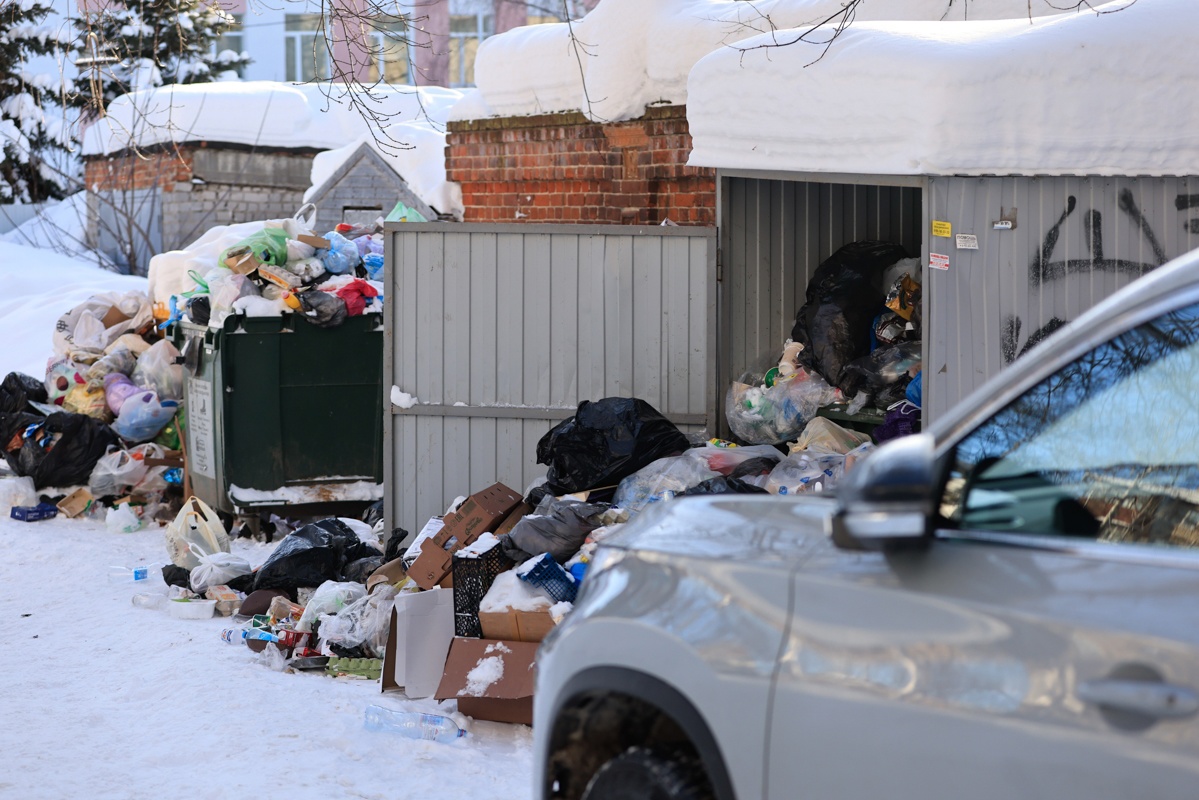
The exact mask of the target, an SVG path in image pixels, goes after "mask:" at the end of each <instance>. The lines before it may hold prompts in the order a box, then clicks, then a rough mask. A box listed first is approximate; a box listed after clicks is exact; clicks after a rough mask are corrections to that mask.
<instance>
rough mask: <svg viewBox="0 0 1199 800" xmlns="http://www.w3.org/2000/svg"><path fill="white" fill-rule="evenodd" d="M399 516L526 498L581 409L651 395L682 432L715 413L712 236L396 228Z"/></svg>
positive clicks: (392, 484) (392, 290)
mask: <svg viewBox="0 0 1199 800" xmlns="http://www.w3.org/2000/svg"><path fill="white" fill-rule="evenodd" d="M386 236H387V239H388V241H387V259H388V266H387V269H388V291H387V292H386V293H385V294H386V306H385V319H386V331H385V340H386V349H385V353H384V389H385V392H388V393H389V392H390V388H391V387H392V386H395V387H397V388H398V389H399V390H401V391H402V392H405V393H407V394H409V395H411V396H412V397H413V398H415V404H414V405H412V407H411V408H407V409H405V408H401V407H399V406H395V405H391V404H387V407H388V408H389V409H390V412H389V413H387V414H385V417H386V426H385V438H386V444H385V450H386V453H387V455H386V458H385V477H384V480H385V483H386V487H387V489H386V503H385V505H386V517H387V520H388V522H387V524H388V527H389V529H390V528H394V527H396V526H400V527H403V528H406V529H407V530H409V531H412V532H415V531H417V530H419V529H420V527H421V526H422V525H423V524H424V522H425V520H427V519H428V518H429V517H431V516H433V515H435V514H440V513H442V512H443V511H444V510H445V507H446V505H447V504H448V503H449V502H450V501H451V500H453V499H454V497H455V496H458V495H467V494H470V493H471V492H472V491H477V490H478V489H480V488H483V487H486V486H488V485H490V484H492V483H494V482H495V481H501V482H503V483H505V484H507V485H509V486H511V487H512V488H514V489H516V490H517V491H523V490H524V488H525V487H526V486H527V485H528V484H529V483H530V482H531V481H532V480H533V479H534V478H536V477H537V476H539V475H543V474H544V472H545V468H544V467H540V466H538V465H537V464H536V462H535V458H536V455H535V451H536V445H537V441H538V439H540V438H541V436H542V435H543V434H544V433H545V432H546V431H547V430H549V429H550V428H551V427H552V426H553V425H555V424H557V423H558V422H559V421H561V420H563V419H565V418H567V417H569V416H571V415H572V414H573V413H574V411H575V409H576V408H577V406H578V404H579V402H581V401H583V400H597V399H600V398H603V397H611V396H626V397H629V396H635V397H640V398H642V399H644V400H646V401H648V402H649V403H650V404H652V405H653V406H654V407H655V408H657V409H658V410H659V411H661V412H662V413H663V414H665V415H666V416H668V417H669V418H670V419H672V420H673V421H674V422H675V423H676V424H678V425H680V426H681V427H683V428H684V429H698V428H704V427H707V428H708V429H709V430H712V429H713V427H712V421H713V418H714V416H715V414H716V408H717V387H716V384H715V370H714V369H713V368H712V366H711V363H710V360H711V359H712V358H713V357H714V353H715V346H714V342H715V335H716V318H715V315H716V308H715V296H714V294H715V290H714V287H715V285H716V248H715V231H714V230H713V229H711V228H687V227H647V228H643V227H626V226H596V225H589V226H584V225H478V224H467V225H451V224H444V223H420V224H412V223H389V224H388V226H387V230H386Z"/></svg>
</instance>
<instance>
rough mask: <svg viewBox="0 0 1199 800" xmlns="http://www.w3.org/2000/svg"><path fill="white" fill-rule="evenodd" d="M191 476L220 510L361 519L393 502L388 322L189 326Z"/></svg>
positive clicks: (183, 331)
mask: <svg viewBox="0 0 1199 800" xmlns="http://www.w3.org/2000/svg"><path fill="white" fill-rule="evenodd" d="M172 335H173V337H174V342H175V346H176V347H178V348H179V349H180V350H181V351H182V352H183V353H184V365H185V369H184V384H185V385H184V389H185V395H186V397H185V403H186V405H185V412H186V413H185V425H184V433H185V437H184V446H185V448H186V459H187V471H188V475H189V476H190V478H191V484H192V492H193V493H194V494H195V495H196V496H197V497H199V498H200V499H201V500H203V501H204V502H205V503H208V504H209V505H210V506H212V507H213V508H215V509H217V510H219V511H224V512H226V513H228V514H232V515H235V516H246V517H248V518H250V519H256V517H257V513H256V512H259V511H263V510H267V509H270V510H282V509H288V510H293V509H292V507H295V506H304V507H309V508H311V510H313V511H314V512H316V511H318V510H319V511H331V510H335V508H336V507H337V506H346V507H347V509H348V508H350V507H351V506H352V507H355V508H360V507H362V506H364V505H365V504H366V503H368V502H372V501H374V500H378V499H379V498H381V497H382V496H383V318H382V315H379V314H366V315H363V316H360V317H351V318H350V319H348V320H347V321H346V322H345V324H343V325H341V326H339V327H336V328H318V327H316V326H314V325H312V324H310V323H309V322H308V321H307V320H306V319H304V317H303V316H302V315H299V314H287V315H284V316H282V317H244V316H231V317H229V318H228V319H226V320H225V323H224V325H223V326H222V327H221V328H210V327H206V326H200V325H193V324H191V323H188V322H181V323H178V324H177V325H175V326H174V328H173V331H172Z"/></svg>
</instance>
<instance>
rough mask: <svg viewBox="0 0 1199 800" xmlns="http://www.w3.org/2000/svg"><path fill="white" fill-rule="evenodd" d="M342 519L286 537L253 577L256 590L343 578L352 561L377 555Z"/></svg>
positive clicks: (306, 584)
mask: <svg viewBox="0 0 1199 800" xmlns="http://www.w3.org/2000/svg"><path fill="white" fill-rule="evenodd" d="M377 555H379V551H378V550H376V549H374V548H373V547H371V546H370V545H368V544H366V543H365V542H363V541H361V540H360V539H359V538H358V535H357V534H356V533H354V531H352V530H350V528H349V527H348V526H347V525H346V524H345V523H344V522H342V521H341V520H338V519H336V518H330V519H322V520H321V521H319V522H313V523H311V524H308V525H305V526H304V527H302V528H300V529H299V530H297V531H294V532H292V533H289V534H288V535H287V536H284V537H283V541H281V542H280V543H279V546H278V547H277V548H275V552H273V553H271V555H270V557H268V558H267V560H266V561H265V562H263V564H262V566H261V567H259V568H258V571H257V572H256V573H255V577H254V589H255V590H258V589H296V588H300V587H303V586H308V587H311V586H320V585H321V584H322V583H324V582H325V581H336V580H341V574H342V570H343V569H344V568H345V565H346V564H347V563H349V562H351V561H357V560H358V559H360V558H367V557H369V556H377Z"/></svg>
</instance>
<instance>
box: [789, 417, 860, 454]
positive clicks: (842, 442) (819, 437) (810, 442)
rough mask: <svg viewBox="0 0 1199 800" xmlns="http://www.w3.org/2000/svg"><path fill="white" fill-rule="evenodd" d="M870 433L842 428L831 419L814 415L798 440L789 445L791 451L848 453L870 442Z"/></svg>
mask: <svg viewBox="0 0 1199 800" xmlns="http://www.w3.org/2000/svg"><path fill="white" fill-rule="evenodd" d="M870 441H871V439H870V434H868V433H860V432H858V431H851V430H849V429H848V428H842V427H841V426H840V425H838V424H837V423H835V422H833V421H832V420H831V419H825V418H824V417H814V418H813V419H812V421H811V422H809V423H808V424H807V427H805V428H804V429H803V433H802V434H800V437H799V440H798V441H797V442H796V443H795V444H793V445H791V453H792V454H795V453H798V452H801V451H803V450H823V451H824V452H826V453H841V454H845V453H848V452H849V451H850V450H853V449H854V448H855V447H859V446H860V445H863V444H867V443H868V442H870Z"/></svg>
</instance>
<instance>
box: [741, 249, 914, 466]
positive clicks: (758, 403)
mask: <svg viewBox="0 0 1199 800" xmlns="http://www.w3.org/2000/svg"><path fill="white" fill-rule="evenodd" d="M921 292H922V288H921V264H920V260H919V259H916V258H908V256H907V251H906V250H904V248H903V247H902V246H900V245H898V244H892V243H888V242H872V241H864V242H853V243H851V244H847V245H845V246H844V247H842V248H841V249H840V250H838V251H837V252H835V253H833V255H832V256H830V257H829V258H828V259H826V260H825V261H824V262H822V263H821V264H820V266H819V267H818V268H817V269H816V271H815V273H813V275H812V278H811V280H810V281H809V282H808V287H807V295H806V301H805V303H804V305H803V306H802V307H801V308H800V309H799V311H798V313H797V314H796V316H795V325H794V327H793V328H792V330H791V338H790V339H788V340H787V341H786V342H784V343H783V344H782V347H781V355H779V356H778V357H777V358H771V359H770V364H771V366H770V367H769V369H765V370H761V371H751V372H748V373H746V374H745V375H743V376H741V378H740V379H739V380H738V381H735V382H734V383H733V384H732V385H731V386H730V387H729V391H728V394H727V396H726V401H725V416H726V419H727V420H728V423H729V427H730V429H731V430H732V431H733V433H734V434H735V435H736V436H737V437H738V439H740V440H741V441H744V442H748V443H751V444H771V445H776V444H783V443H786V442H797V443H798V444H802V442H803V440H804V439H805V438H806V439H807V440H809V441H815V442H817V443H823V444H829V443H830V442H833V441H834V440H836V439H837V437H840V438H841V439H844V436H843V435H841V434H837V436H836V437H834V439H833V440H830V439H828V438H825V437H820V438H817V434H818V433H820V431H808V430H807V427H808V426H809V425H810V424H811V423H813V422H814V421H816V420H817V419H819V417H817V415H818V414H819V413H820V412H821V409H827V408H829V407H833V408H834V409H836V410H838V411H840V412H843V413H844V414H846V415H848V416H850V417H853V416H856V415H859V414H860V413H861V412H862V410H863V409H865V408H873V409H877V412H878V414H880V415H881V416H882V419H881V420H876V422H881V424H878V425H877V427H875V428H874V430H873V431H872V433H873V437H872V439H873V441H877V442H883V441H886V440H888V439H893V438H897V437H899V436H903V435H907V434H910V433H913V432H915V431H917V430H919V425H920V404H921V392H920V390H921V385H922V373H921V336H922V320H921V302H920V301H921ZM822 428H823V429H824V430H827V426H823V425H822ZM865 441H866V442H869V441H871V437H868V438H866V440H865ZM849 444H851V442H850V441H848V440H844V441H841V442H840V444H839V445H838V447H837V448H836V449H835V452H838V453H840V454H841V455H847V454H848V452H849V451H847V450H844V449H843V448H844V447H845V446H848V445H849ZM807 449H808V448H806V447H797V446H796V445H794V444H793V445H792V446H791V451H792V455H795V454H797V453H798V452H802V451H804V450H807ZM851 449H852V448H851ZM808 460H809V461H810V462H811V461H812V459H811V458H809V459H808ZM813 463H815V462H813ZM829 477H832V476H829ZM824 486H825V488H827V486H828V484H824Z"/></svg>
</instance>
